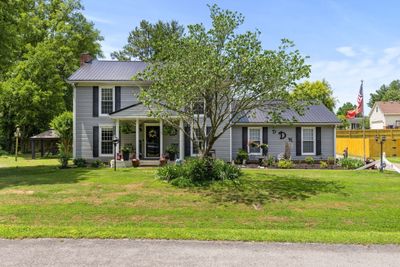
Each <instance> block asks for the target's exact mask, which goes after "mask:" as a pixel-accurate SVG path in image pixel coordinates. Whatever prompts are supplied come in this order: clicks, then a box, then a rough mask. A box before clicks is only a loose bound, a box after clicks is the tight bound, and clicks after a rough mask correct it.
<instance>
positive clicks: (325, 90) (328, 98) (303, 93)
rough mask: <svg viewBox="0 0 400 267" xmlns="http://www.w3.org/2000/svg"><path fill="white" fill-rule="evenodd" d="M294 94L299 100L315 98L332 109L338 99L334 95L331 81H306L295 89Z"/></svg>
mask: <svg viewBox="0 0 400 267" xmlns="http://www.w3.org/2000/svg"><path fill="white" fill-rule="evenodd" d="M293 94H294V96H295V97H296V98H298V99H299V100H315V102H317V103H322V104H324V105H325V106H326V107H327V108H328V109H329V110H330V111H333V110H334V108H335V106H336V102H337V100H336V99H335V97H334V96H333V91H332V88H331V86H330V85H329V83H328V82H327V81H326V80H325V79H323V80H322V81H315V82H310V81H305V82H303V83H300V84H298V85H297V86H296V87H295V89H294V90H293Z"/></svg>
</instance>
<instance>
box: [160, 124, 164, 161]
mask: <svg viewBox="0 0 400 267" xmlns="http://www.w3.org/2000/svg"><path fill="white" fill-rule="evenodd" d="M163 139H164V136H163V120H160V158H161V157H162V156H163V150H164V149H163V147H164V140H163Z"/></svg>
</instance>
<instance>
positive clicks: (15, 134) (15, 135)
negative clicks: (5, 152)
mask: <svg viewBox="0 0 400 267" xmlns="http://www.w3.org/2000/svg"><path fill="white" fill-rule="evenodd" d="M14 137H15V161H18V138H20V137H21V131H20V129H19V127H18V125H17V129H16V130H15V132H14Z"/></svg>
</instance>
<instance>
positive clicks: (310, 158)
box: [304, 156, 314, 165]
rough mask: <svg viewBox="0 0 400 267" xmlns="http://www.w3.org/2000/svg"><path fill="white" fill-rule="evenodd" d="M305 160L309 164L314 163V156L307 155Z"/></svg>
mask: <svg viewBox="0 0 400 267" xmlns="http://www.w3.org/2000/svg"><path fill="white" fill-rule="evenodd" d="M304 161H305V162H306V163H307V164H310V165H311V164H314V158H313V157H311V156H308V157H306V158H305V159H304Z"/></svg>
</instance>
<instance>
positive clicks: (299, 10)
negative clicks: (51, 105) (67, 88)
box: [82, 0, 400, 105]
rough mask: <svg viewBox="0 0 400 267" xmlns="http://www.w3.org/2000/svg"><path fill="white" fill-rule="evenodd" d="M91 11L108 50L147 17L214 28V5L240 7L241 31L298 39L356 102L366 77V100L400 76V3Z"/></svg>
mask: <svg viewBox="0 0 400 267" xmlns="http://www.w3.org/2000/svg"><path fill="white" fill-rule="evenodd" d="M82 3H83V5H84V6H85V10H84V14H85V15H86V17H87V18H88V19H89V20H91V21H93V22H94V23H95V26H96V28H97V29H99V30H100V32H101V34H102V35H103V36H104V39H105V40H104V41H103V42H102V49H103V51H104V55H105V56H106V57H107V58H109V57H110V53H111V52H112V51H115V50H119V49H121V47H122V46H123V45H124V44H125V43H126V41H127V37H128V34H129V32H130V31H131V30H132V29H133V28H134V27H135V26H137V25H138V24H139V22H140V21H141V20H142V19H146V20H149V21H151V22H155V21H157V20H159V19H160V20H164V21H168V20H172V19H175V20H178V21H179V22H180V23H181V24H183V25H188V24H193V23H199V22H202V23H204V24H205V25H206V26H209V24H210V19H209V10H208V7H207V4H213V3H217V4H218V5H219V6H220V7H222V8H227V9H231V10H235V11H239V12H241V13H242V14H243V15H244V16H245V23H244V24H243V25H242V26H241V30H254V29H259V30H260V31H261V40H262V43H263V46H264V48H266V49H274V48H276V47H277V45H278V44H279V42H280V39H281V38H288V39H290V40H293V41H294V42H295V43H296V46H297V47H298V49H299V50H300V51H301V52H302V53H303V54H304V55H307V56H309V57H310V59H309V60H308V63H309V64H311V65H312V74H311V80H317V79H322V78H325V79H327V80H328V82H329V83H330V84H331V85H332V88H333V90H334V95H335V96H336V97H337V98H338V100H339V101H340V103H339V105H340V104H342V103H343V102H346V101H350V102H353V103H355V102H356V97H357V93H358V89H359V86H360V80H361V79H363V80H364V95H365V98H366V100H367V101H368V99H369V94H370V93H371V92H374V91H375V90H376V89H378V88H379V86H380V85H382V84H383V83H389V82H390V81H392V80H394V79H400V34H399V32H400V31H399V29H400V19H399V15H398V11H399V10H400V1H390V0H385V1H372V0H369V1H368V0H365V1H361V0H352V1H349V0H348V1H346V0H341V1H334V0H307V1H298V0H281V1H279V0H276V1H267V0H265V1H261V0H247V1H244V0H243V1H202V0H199V1H183V0H170V1H162V0H147V1H144V0H140V1H128V0H113V1H109V0H107V1H105V0H104V1H99V0H82Z"/></svg>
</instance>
